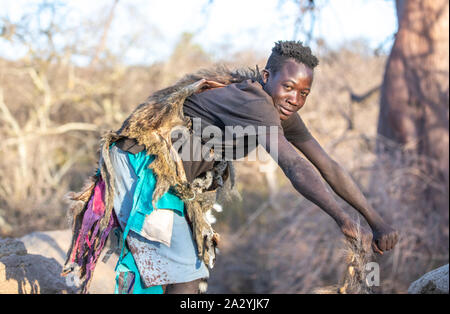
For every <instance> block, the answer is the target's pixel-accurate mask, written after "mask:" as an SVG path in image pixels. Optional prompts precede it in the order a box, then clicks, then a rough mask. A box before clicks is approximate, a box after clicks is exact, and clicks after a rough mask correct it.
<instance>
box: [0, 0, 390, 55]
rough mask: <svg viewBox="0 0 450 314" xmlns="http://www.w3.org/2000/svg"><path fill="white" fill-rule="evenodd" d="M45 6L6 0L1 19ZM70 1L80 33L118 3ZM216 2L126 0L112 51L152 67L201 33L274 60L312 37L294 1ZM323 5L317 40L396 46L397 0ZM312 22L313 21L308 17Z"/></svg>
mask: <svg viewBox="0 0 450 314" xmlns="http://www.w3.org/2000/svg"><path fill="white" fill-rule="evenodd" d="M47 1H49V2H51V0H47ZM41 2H42V0H0V19H1V17H2V16H8V17H9V18H10V19H11V20H12V21H17V20H18V19H19V18H20V17H21V16H23V15H24V14H25V13H27V12H33V9H34V8H35V5H36V4H37V3H41ZM63 2H64V3H65V8H64V10H65V11H64V12H66V13H65V16H64V19H63V20H62V22H63V23H66V24H67V25H68V26H72V27H74V28H75V29H81V27H82V25H83V24H82V23H83V21H84V20H86V18H90V19H91V20H92V21H94V22H93V23H95V22H97V23H99V24H101V22H102V21H103V20H104V19H105V18H106V16H107V14H108V11H109V8H110V7H111V5H112V3H113V1H112V0H96V1H92V0H67V1H63ZM209 2H210V0H189V1H183V0H119V3H118V6H117V8H116V11H115V16H114V20H113V23H112V25H111V30H110V32H109V34H108V39H107V45H108V47H109V48H110V49H111V50H112V51H114V52H121V53H122V55H123V59H124V61H125V62H126V63H129V64H149V63H153V62H155V61H159V60H164V59H165V58H167V57H168V56H169V55H170V53H171V52H172V50H173V47H174V46H175V44H176V42H177V41H178V40H179V38H180V36H181V34H182V33H184V32H191V33H194V34H195V36H194V41H195V42H196V43H198V44H200V45H201V46H202V47H203V48H204V49H205V50H206V51H207V52H209V53H211V54H212V55H215V56H218V57H222V55H223V54H229V53H233V52H237V51H242V50H252V51H256V52H258V53H260V54H261V55H267V54H269V52H270V49H271V47H272V46H273V43H274V42H276V41H278V40H292V39H295V40H302V41H304V40H305V39H306V37H305V36H303V34H302V33H297V34H296V32H295V26H294V25H295V21H296V19H297V17H298V11H299V10H298V6H297V5H296V4H295V3H294V1H293V0H213V1H212V3H210V4H209V5H208V3H209ZM316 3H317V4H318V5H319V7H320V10H319V14H318V15H317V18H316V23H315V27H314V33H313V35H314V37H315V38H322V39H324V40H325V41H326V43H327V44H328V45H329V46H331V47H338V46H339V45H342V44H343V43H345V42H348V41H351V40H355V39H364V40H365V41H366V42H367V43H368V44H369V46H370V47H371V48H373V49H375V48H377V47H378V46H380V45H381V44H382V43H383V42H387V44H386V45H387V46H388V47H387V48H390V45H391V44H392V34H393V33H394V32H395V31H396V28H397V22H396V15H395V2H394V0H316ZM43 19H45V16H44V17H43ZM44 22H45V21H44ZM0 23H1V22H0ZM305 24H306V25H309V22H308V21H307V20H305ZM0 26H1V24H0ZM0 28H1V27H0ZM94 37H95V36H94ZM99 37H100V33H99V34H98V36H97V38H92V35H91V36H90V37H83V36H81V37H80V38H79V39H77V40H79V41H80V43H83V42H86V43H87V42H90V41H93V42H95V41H98V38H99ZM60 40H61V41H63V40H64V38H61V39H60ZM386 45H385V48H386ZM24 52H25V50H24V49H21V48H20V47H18V46H11V45H10V44H8V43H5V42H4V41H3V42H2V40H1V39H0V55H1V56H3V57H7V58H15V57H20V56H21V55H23V54H24Z"/></svg>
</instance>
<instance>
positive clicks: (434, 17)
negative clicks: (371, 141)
mask: <svg viewBox="0 0 450 314" xmlns="http://www.w3.org/2000/svg"><path fill="white" fill-rule="evenodd" d="M396 4H397V10H398V12H397V17H398V18H399V21H398V22H399V23H398V25H399V29H398V32H397V35H396V39H395V42H394V45H393V48H392V51H391V54H390V56H389V59H388V62H387V66H386V71H385V76H384V82H383V86H382V91H381V104H380V105H381V107H380V116H379V120H378V133H379V135H381V137H380V139H381V140H382V139H383V138H384V139H388V140H391V141H393V142H394V143H398V144H400V145H402V146H403V148H404V150H403V151H404V152H405V151H406V152H407V153H408V154H417V155H418V156H422V157H423V158H425V159H426V160H427V171H428V173H427V175H428V176H430V177H432V178H433V180H434V182H437V183H438V184H437V185H435V187H436V186H440V187H441V189H440V191H439V192H436V191H434V192H433V191H431V190H430V189H428V190H427V192H426V194H427V196H426V197H428V198H429V197H431V198H432V199H433V202H432V203H433V207H436V206H437V207H442V206H448V182H449V175H448V172H449V168H448V167H449V166H448V162H449V150H448V145H449V103H448V102H449V78H448V74H449V48H448V44H449V33H448V32H449V4H448V0H397V3H396ZM381 142H382V141H379V143H381ZM378 148H379V149H380V148H381V146H378ZM379 151H380V150H379ZM437 194H439V195H440V196H437Z"/></svg>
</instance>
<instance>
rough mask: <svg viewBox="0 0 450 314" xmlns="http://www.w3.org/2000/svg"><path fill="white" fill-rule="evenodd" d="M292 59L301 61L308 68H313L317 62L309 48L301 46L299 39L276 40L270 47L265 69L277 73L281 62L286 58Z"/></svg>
mask: <svg viewBox="0 0 450 314" xmlns="http://www.w3.org/2000/svg"><path fill="white" fill-rule="evenodd" d="M290 58H292V59H294V60H295V61H297V62H298V63H303V64H304V65H306V66H307V67H309V68H310V69H314V68H315V67H316V66H317V65H318V64H319V59H317V58H316V57H315V56H314V55H313V54H312V52H311V48H309V47H307V46H303V43H302V42H300V41H293V40H287V41H281V40H280V41H278V42H276V43H275V46H274V47H273V48H272V53H271V54H270V57H269V59H268V60H267V64H266V69H267V70H271V71H272V72H273V73H277V72H278V71H279V70H280V68H281V66H282V65H283V63H284V62H285V61H286V60H287V59H290Z"/></svg>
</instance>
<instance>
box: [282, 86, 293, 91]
mask: <svg viewBox="0 0 450 314" xmlns="http://www.w3.org/2000/svg"><path fill="white" fill-rule="evenodd" d="M284 88H285V89H286V90H292V86H289V85H284Z"/></svg>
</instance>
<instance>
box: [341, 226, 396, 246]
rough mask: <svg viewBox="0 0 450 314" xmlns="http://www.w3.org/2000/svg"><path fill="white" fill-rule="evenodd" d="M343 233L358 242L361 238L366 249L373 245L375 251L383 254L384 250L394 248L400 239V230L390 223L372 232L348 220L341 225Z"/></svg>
mask: <svg viewBox="0 0 450 314" xmlns="http://www.w3.org/2000/svg"><path fill="white" fill-rule="evenodd" d="M340 228H341V231H342V233H343V234H344V235H345V236H346V237H347V238H348V239H349V240H350V241H356V243H358V242H359V241H358V240H360V241H361V244H362V246H363V247H364V249H365V250H366V251H368V250H369V248H370V247H372V250H373V251H374V252H375V253H378V254H383V253H384V251H389V250H391V249H393V248H394V246H395V244H396V243H397V241H398V232H397V231H395V230H394V229H393V228H391V227H389V226H388V225H386V224H384V225H382V226H379V227H378V228H376V229H375V228H374V230H373V232H370V231H369V230H367V229H366V228H364V227H363V226H360V225H358V224H357V223H355V222H353V221H351V220H347V221H345V222H344V223H343V224H342V225H341V226H340Z"/></svg>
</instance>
